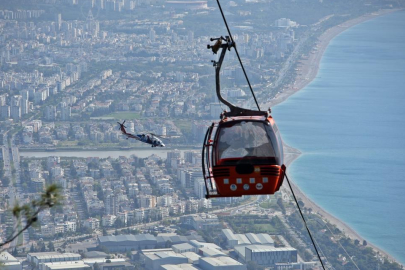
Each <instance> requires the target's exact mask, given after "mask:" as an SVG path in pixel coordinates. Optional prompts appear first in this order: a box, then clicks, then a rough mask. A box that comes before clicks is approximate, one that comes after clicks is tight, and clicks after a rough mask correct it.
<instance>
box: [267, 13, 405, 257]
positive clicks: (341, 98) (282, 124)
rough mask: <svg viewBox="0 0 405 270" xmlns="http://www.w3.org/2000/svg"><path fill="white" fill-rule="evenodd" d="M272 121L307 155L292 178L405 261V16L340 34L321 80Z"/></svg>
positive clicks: (324, 60) (327, 55)
mask: <svg viewBox="0 0 405 270" xmlns="http://www.w3.org/2000/svg"><path fill="white" fill-rule="evenodd" d="M273 116H274V117H275V119H276V121H277V125H278V126H279V129H280V130H281V132H282V135H283V139H284V141H285V143H287V144H288V145H290V146H292V147H294V148H297V149H299V150H300V151H301V152H302V155H301V156H300V157H299V158H298V159H297V160H295V161H294V162H293V164H292V165H291V166H290V167H289V168H288V169H287V170H288V173H289V175H290V178H291V179H292V180H293V181H294V182H295V183H296V184H297V185H298V186H299V187H300V189H301V190H302V191H304V192H305V193H306V194H307V195H308V196H309V197H310V198H311V199H312V200H313V201H314V202H316V203H317V204H318V205H320V206H321V207H323V208H324V209H325V210H326V211H328V212H329V213H331V214H333V215H334V216H336V217H337V218H339V219H341V220H342V221H344V222H345V223H346V224H348V225H349V226H350V227H352V228H353V229H354V230H356V231H357V232H358V233H359V234H360V235H361V236H362V237H364V239H366V241H368V242H371V243H373V244H375V245H376V246H378V247H380V248H381V249H383V250H385V251H386V252H388V253H389V254H391V255H392V256H393V257H394V258H396V259H397V260H398V261H399V262H401V263H402V264H405V229H404V226H405V11H398V12H394V13H390V14H387V15H384V16H381V17H377V18H374V19H372V20H369V21H366V22H363V23H361V24H358V25H356V26H354V27H352V28H350V29H348V30H346V31H344V32H343V33H341V34H340V35H338V36H337V37H335V38H334V39H333V40H332V41H331V43H330V45H329V46H328V48H327V50H326V52H325V54H324V56H323V58H322V61H321V65H320V70H319V73H318V75H317V77H316V78H315V79H314V80H313V81H312V82H311V83H310V84H309V85H308V86H307V87H305V88H304V89H302V90H301V91H299V92H298V93H296V94H294V95H293V96H291V97H290V98H289V99H288V100H286V101H285V102H283V103H281V104H280V105H278V106H276V107H274V108H273Z"/></svg>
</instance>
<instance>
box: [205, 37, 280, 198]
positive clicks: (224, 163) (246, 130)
mask: <svg viewBox="0 0 405 270" xmlns="http://www.w3.org/2000/svg"><path fill="white" fill-rule="evenodd" d="M211 41H216V42H215V44H214V45H213V46H211V45H208V46H207V47H208V49H212V52H213V53H214V54H216V53H217V52H218V51H219V50H221V54H220V57H219V60H218V61H212V62H213V65H214V67H215V79H216V93H217V96H218V99H219V100H220V101H221V102H222V103H224V104H225V105H227V106H228V107H229V109H230V111H229V112H228V111H224V112H223V113H222V114H221V116H220V121H219V122H214V123H212V125H211V126H210V127H209V128H208V130H207V133H206V134H205V138H204V145H203V149H202V170H203V175H204V180H205V186H206V197H207V198H210V197H239V196H243V195H259V194H274V193H275V192H276V191H278V190H279V189H280V186H281V185H282V183H283V179H284V175H285V170H286V167H285V166H284V164H283V162H284V161H283V142H282V140H281V136H280V132H279V130H278V128H277V126H276V123H275V121H274V119H273V117H272V116H271V115H270V113H271V110H270V109H269V110H268V111H261V110H260V108H259V110H257V111H255V110H248V109H243V108H240V107H237V106H235V105H233V104H231V103H230V102H228V101H227V100H225V99H224V98H223V97H222V96H221V91H220V90H221V88H220V70H221V65H222V62H223V60H224V57H225V54H226V51H227V50H229V51H230V50H231V48H232V47H235V43H234V41H233V39H232V38H230V37H229V36H226V37H225V38H224V37H220V38H211ZM236 52H237V51H236ZM238 57H239V55H238ZM242 67H243V66H242ZM249 85H250V83H249Z"/></svg>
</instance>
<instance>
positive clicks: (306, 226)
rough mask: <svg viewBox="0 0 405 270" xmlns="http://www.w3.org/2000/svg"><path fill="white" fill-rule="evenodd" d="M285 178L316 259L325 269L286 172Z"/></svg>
mask: <svg viewBox="0 0 405 270" xmlns="http://www.w3.org/2000/svg"><path fill="white" fill-rule="evenodd" d="M285 178H286V179H287V183H288V186H289V187H290V190H291V193H292V195H293V197H294V200H295V203H296V204H297V207H298V210H299V212H300V214H301V218H302V220H303V221H304V224H305V228H306V229H307V231H308V234H309V237H310V238H311V241H312V244H313V245H314V248H315V251H316V255H318V259H319V261H320V262H321V264H322V268H323V269H324V270H325V265H324V264H323V261H322V259H321V255H319V251H318V248H317V247H316V244H315V241H314V238H313V237H312V234H311V231H310V230H309V228H308V224H307V221H306V220H305V218H304V215H303V214H302V211H301V207H300V205H299V204H298V201H297V198H296V197H295V194H294V190H293V189H292V187H291V184H290V180H289V179H288V177H287V174H285Z"/></svg>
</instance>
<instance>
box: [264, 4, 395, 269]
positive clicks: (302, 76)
mask: <svg viewBox="0 0 405 270" xmlns="http://www.w3.org/2000/svg"><path fill="white" fill-rule="evenodd" d="M395 11H397V10H394V9H391V10H381V11H379V12H375V13H372V14H367V15H364V16H361V17H359V18H356V19H352V20H348V21H346V22H344V23H342V24H340V25H338V26H335V27H332V28H330V29H328V30H327V31H325V32H324V33H323V34H322V35H321V36H320V37H319V39H318V43H317V46H316V48H315V49H314V50H313V51H312V52H311V53H309V55H308V56H307V57H306V59H303V60H301V61H300V63H299V66H298V71H299V72H298V74H297V75H296V78H295V81H294V84H293V85H292V86H290V87H289V88H286V89H284V90H283V91H282V92H280V93H279V94H277V95H276V96H275V98H274V99H272V100H271V102H270V103H269V104H267V105H269V106H265V107H272V106H274V105H277V104H279V103H281V102H283V101H285V100H286V99H287V98H288V97H290V96H291V95H293V94H294V93H296V92H298V91H299V90H301V89H303V88H304V87H305V86H307V85H308V84H309V83H310V82H311V81H312V80H313V79H315V77H316V76H317V74H318V70H319V66H320V62H321V59H322V56H323V54H324V52H325V51H326V48H327V47H328V45H329V43H330V41H331V40H332V39H333V38H334V37H336V36H337V35H339V34H340V33H342V32H343V31H345V30H347V29H348V28H350V27H353V26H354V25H357V24H359V23H362V22H364V21H367V20H370V19H373V18H375V17H378V16H382V15H385V14H388V13H391V12H395ZM284 148H285V150H284V151H285V164H286V166H287V168H288V166H289V165H290V164H291V163H292V162H293V161H294V160H295V159H296V158H298V157H299V156H300V154H301V153H300V151H299V150H298V149H294V148H292V147H290V146H287V145H285V147H284ZM290 180H291V185H292V186H293V189H294V193H295V195H296V196H297V198H298V199H300V200H302V201H303V202H304V204H305V207H307V208H312V212H314V213H318V214H319V215H320V216H322V218H323V219H325V220H327V221H329V222H330V223H331V224H334V225H335V226H336V227H337V228H339V229H340V230H341V231H343V232H344V233H345V234H346V235H347V236H348V237H350V238H351V239H358V240H359V241H360V242H362V241H363V240H366V241H367V245H368V246H369V247H372V248H373V249H374V250H375V251H376V252H379V253H380V255H382V256H383V257H386V258H387V259H388V260H390V261H395V262H397V263H398V264H401V263H399V262H398V261H397V260H396V259H395V258H394V257H392V256H391V255H390V254H388V253H387V252H385V251H384V250H382V249H381V248H379V247H377V246H376V245H374V244H372V243H370V242H369V241H368V240H367V239H364V238H363V237H362V236H361V235H359V234H358V233H357V232H356V231H355V230H353V229H352V228H351V227H349V226H348V225H347V224H346V223H344V222H343V221H342V220H339V219H338V218H336V217H335V216H333V215H331V214H330V213H328V212H327V211H325V210H324V209H322V208H321V207H320V206H319V205H317V204H316V203H315V202H313V201H312V200H311V199H310V198H308V197H307V196H306V195H305V194H304V193H303V192H302V191H301V190H300V189H299V187H298V186H296V185H295V184H294V179H290ZM284 186H285V188H286V189H288V188H287V185H284ZM288 190H289V189H288Z"/></svg>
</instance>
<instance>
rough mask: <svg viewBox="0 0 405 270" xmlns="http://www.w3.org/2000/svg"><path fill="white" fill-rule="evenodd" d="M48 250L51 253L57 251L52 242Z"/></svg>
mask: <svg viewBox="0 0 405 270" xmlns="http://www.w3.org/2000/svg"><path fill="white" fill-rule="evenodd" d="M48 248H49V251H55V246H54V245H53V243H52V241H49V244H48Z"/></svg>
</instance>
